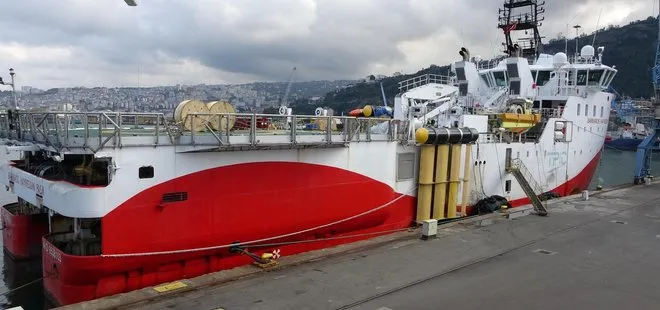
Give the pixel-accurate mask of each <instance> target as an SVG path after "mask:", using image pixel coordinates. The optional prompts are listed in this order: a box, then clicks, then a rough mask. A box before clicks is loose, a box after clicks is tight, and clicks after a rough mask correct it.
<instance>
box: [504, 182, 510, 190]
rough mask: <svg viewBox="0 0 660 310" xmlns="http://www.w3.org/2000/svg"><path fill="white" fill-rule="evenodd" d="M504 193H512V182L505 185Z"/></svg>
mask: <svg viewBox="0 0 660 310" xmlns="http://www.w3.org/2000/svg"><path fill="white" fill-rule="evenodd" d="M504 191H505V192H507V193H508V192H510V191H511V180H506V182H505V183H504Z"/></svg>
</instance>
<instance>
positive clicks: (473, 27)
mask: <svg viewBox="0 0 660 310" xmlns="http://www.w3.org/2000/svg"><path fill="white" fill-rule="evenodd" d="M656 1H657V0H546V3H547V4H546V11H547V12H546V14H545V15H546V21H545V22H544V24H543V27H542V29H541V31H542V33H543V35H545V36H547V37H548V38H553V37H556V36H557V35H558V34H559V33H560V32H565V31H566V24H567V23H569V24H571V25H573V24H575V23H579V24H580V25H582V26H583V31H586V32H590V31H593V30H595V29H596V27H597V23H598V18H599V13H600V12H601V7H602V8H603V9H602V14H601V15H600V16H601V17H600V26H601V27H603V26H607V25H608V24H614V25H618V24H625V23H628V22H630V21H632V20H637V19H644V18H646V17H647V16H649V15H652V14H654V13H652V12H656V11H657V7H656V5H655V2H656ZM138 3H139V5H138V6H137V7H129V6H127V5H126V4H125V3H124V1H123V0H56V1H55V0H2V6H0V76H6V75H7V74H6V73H5V72H6V70H7V68H9V67H14V68H15V69H16V70H17V73H18V75H17V77H19V80H18V81H17V83H16V84H17V85H32V86H36V87H40V88H51V87H69V86H79V85H82V86H136V85H138V80H139V83H140V85H143V86H153V85H172V84H179V83H180V84H198V83H207V84H215V83H243V82H251V81H274V80H277V81H282V80H286V79H287V77H288V75H289V73H290V71H291V68H292V67H294V66H296V67H297V68H298V69H297V73H296V76H295V80H298V81H300V80H317V79H341V78H351V79H352V78H360V77H363V76H365V75H368V74H392V73H393V72H396V71H401V72H414V71H416V70H419V69H421V68H422V67H426V66H428V65H430V64H438V65H444V64H448V63H450V62H452V61H455V60H457V59H458V58H459V57H460V56H458V53H457V51H458V50H459V48H460V47H461V46H463V45H464V46H466V47H468V48H469V49H470V50H471V51H472V54H473V55H481V56H483V57H489V56H492V55H494V54H496V53H497V52H498V51H499V48H500V47H501V46H500V44H501V41H502V38H503V36H502V34H501V31H499V30H498V29H497V28H496V25H497V14H498V8H500V7H501V5H502V0H453V1H450V0H138ZM570 34H571V36H573V35H574V30H573V29H570ZM546 40H547V39H546ZM138 72H140V74H138ZM138 76H139V78H138Z"/></svg>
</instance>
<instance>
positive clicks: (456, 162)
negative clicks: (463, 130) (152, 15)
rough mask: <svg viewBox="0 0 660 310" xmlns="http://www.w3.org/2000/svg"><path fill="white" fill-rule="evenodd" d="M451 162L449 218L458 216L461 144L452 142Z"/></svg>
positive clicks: (448, 195)
mask: <svg viewBox="0 0 660 310" xmlns="http://www.w3.org/2000/svg"><path fill="white" fill-rule="evenodd" d="M450 156H451V162H450V163H449V165H450V168H449V191H448V193H447V218H455V217H456V204H457V203H458V185H459V184H460V182H461V181H460V179H459V176H460V169H461V145H460V144H452V146H451V155H450Z"/></svg>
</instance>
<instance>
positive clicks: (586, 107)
mask: <svg viewBox="0 0 660 310" xmlns="http://www.w3.org/2000/svg"><path fill="white" fill-rule="evenodd" d="M584 116H586V117H589V105H588V104H585V105H584Z"/></svg>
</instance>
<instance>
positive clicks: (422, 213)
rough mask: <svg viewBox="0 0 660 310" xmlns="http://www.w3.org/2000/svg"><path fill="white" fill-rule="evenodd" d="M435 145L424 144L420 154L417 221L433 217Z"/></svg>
mask: <svg viewBox="0 0 660 310" xmlns="http://www.w3.org/2000/svg"><path fill="white" fill-rule="evenodd" d="M434 159H435V146H433V145H424V146H422V147H421V148H420V156H419V181H418V182H419V185H418V187H417V223H421V222H422V221H425V220H428V219H430V218H431V196H432V195H433V192H432V190H433V170H434V167H433V164H434Z"/></svg>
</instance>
